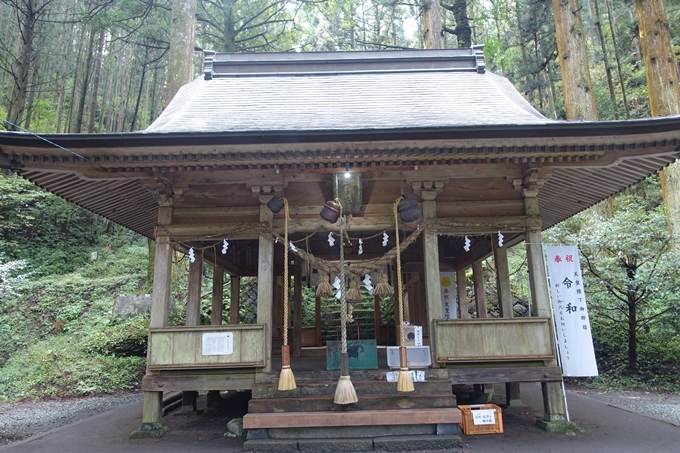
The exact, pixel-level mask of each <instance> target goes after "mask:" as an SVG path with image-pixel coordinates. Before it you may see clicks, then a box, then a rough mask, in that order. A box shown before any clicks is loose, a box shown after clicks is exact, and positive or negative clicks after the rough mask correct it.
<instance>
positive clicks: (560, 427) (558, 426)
mask: <svg viewBox="0 0 680 453" xmlns="http://www.w3.org/2000/svg"><path fill="white" fill-rule="evenodd" d="M536 425H537V426H538V427H539V428H541V429H542V430H543V431H547V432H549V433H564V432H567V431H573V432H576V431H577V430H578V428H577V426H576V423H574V422H568V421H566V420H565V421H555V422H549V421H546V420H540V419H539V420H536Z"/></svg>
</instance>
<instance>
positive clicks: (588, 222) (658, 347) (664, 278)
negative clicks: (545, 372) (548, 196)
mask: <svg viewBox="0 0 680 453" xmlns="http://www.w3.org/2000/svg"><path fill="white" fill-rule="evenodd" d="M641 194H643V195H644V197H641V196H640V195H641ZM659 201H660V195H659V187H658V180H655V179H653V178H652V179H650V180H648V181H646V182H645V183H644V184H643V185H642V186H638V187H636V188H634V189H631V190H630V191H629V193H628V194H622V195H620V196H618V197H616V198H615V199H614V213H615V215H614V216H613V217H601V216H598V215H596V214H595V213H594V212H587V213H583V214H580V215H578V216H576V217H574V218H572V219H569V220H567V221H565V222H563V223H562V224H560V225H558V226H557V227H555V228H553V229H552V231H550V233H549V234H548V235H546V236H547V239H546V240H547V241H548V242H552V243H569V244H577V245H578V246H579V249H580V252H581V260H582V265H583V267H584V268H585V269H584V282H585V287H586V294H587V300H588V304H589V307H590V313H591V324H592V332H593V340H594V344H595V349H596V355H597V359H598V365H599V367H600V369H601V371H602V373H603V375H604V377H603V378H602V380H603V381H605V382H608V383H610V384H611V382H612V379H613V378H612V376H616V375H619V374H620V373H621V370H622V369H623V368H624V367H625V373H624V374H625V375H626V376H628V377H629V378H631V379H633V378H632V376H637V377H636V378H635V379H638V378H640V379H642V378H645V379H646V378H649V379H652V378H653V379H654V380H655V381H656V382H659V385H660V386H663V385H665V386H669V387H673V386H676V385H677V383H678V380H677V378H674V377H673V376H674V373H675V376H677V363H678V359H679V358H680V355H679V353H680V349H679V348H678V344H680V325H679V323H678V322H677V320H676V319H677V314H678V313H680V306H679V305H678V301H679V300H680V286H678V280H679V279H680V275H679V273H678V266H679V265H680V256H678V251H677V249H676V248H674V247H672V240H673V238H672V236H671V234H670V232H669V231H668V226H667V223H666V216H665V212H664V210H663V207H662V206H660V205H659ZM634 381H635V380H634ZM630 382H633V381H630ZM635 382H637V381H635ZM628 383H629V382H627V383H626V385H627V384H628Z"/></svg>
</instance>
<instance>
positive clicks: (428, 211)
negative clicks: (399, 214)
mask: <svg viewBox="0 0 680 453" xmlns="http://www.w3.org/2000/svg"><path fill="white" fill-rule="evenodd" d="M439 192H441V188H439V189H438V190H423V191H422V193H421V194H420V197H421V198H422V199H423V217H424V218H425V219H426V220H427V219H435V218H436V217H437V202H436V201H434V200H435V198H436V197H437V194H438V193H439ZM423 257H424V264H425V297H426V298H427V300H426V304H427V324H425V325H423V335H427V336H428V340H429V343H430V345H431V347H430V355H431V356H432V366H433V367H438V366H439V365H438V362H437V352H436V351H435V350H434V344H435V342H434V320H435V319H442V296H441V284H440V282H439V236H437V233H434V232H431V231H424V232H423Z"/></svg>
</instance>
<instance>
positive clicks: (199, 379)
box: [142, 373, 255, 394]
mask: <svg viewBox="0 0 680 453" xmlns="http://www.w3.org/2000/svg"><path fill="white" fill-rule="evenodd" d="M254 386H255V373H238V374H231V373H229V374H227V373H218V374H208V373H201V374H184V373H178V374H175V375H166V374H155V375H152V376H148V375H147V376H144V379H142V390H156V391H157V392H172V391H182V390H187V389H188V390H199V391H200V390H249V389H252V388H253V387H254ZM161 394H162V393H161Z"/></svg>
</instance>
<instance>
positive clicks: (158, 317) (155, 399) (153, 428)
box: [132, 206, 172, 437]
mask: <svg viewBox="0 0 680 453" xmlns="http://www.w3.org/2000/svg"><path fill="white" fill-rule="evenodd" d="M170 223H172V207H170V206H161V207H159V208H158V225H159V226H162V225H169V224H170ZM163 233H164V230H163V228H158V229H157V233H156V255H155V258H154V271H153V294H152V301H151V319H150V321H149V327H150V328H156V327H166V326H167V325H168V316H169V313H170V294H171V291H170V283H171V279H172V244H171V243H170V237H169V236H168V235H167V234H163ZM149 347H152V345H151V344H149ZM146 374H147V375H151V374H153V372H151V371H149V370H148V369H147V371H146ZM162 409H163V392H149V391H145V392H144V406H143V408H142V427H141V429H140V430H139V431H135V432H134V433H133V434H132V435H133V436H139V437H148V436H150V435H151V434H150V433H153V434H155V435H156V436H157V435H158V433H159V432H160V433H161V434H162V432H163V431H164V430H165V429H166V428H163V426H162V424H161V417H162Z"/></svg>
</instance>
